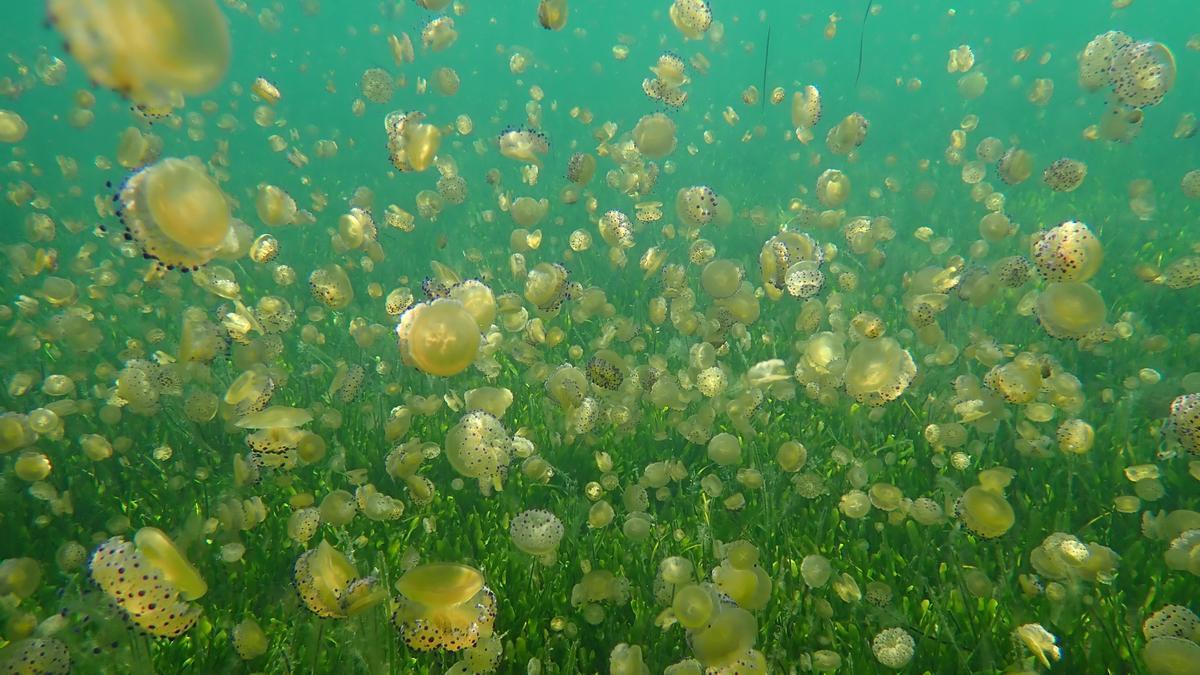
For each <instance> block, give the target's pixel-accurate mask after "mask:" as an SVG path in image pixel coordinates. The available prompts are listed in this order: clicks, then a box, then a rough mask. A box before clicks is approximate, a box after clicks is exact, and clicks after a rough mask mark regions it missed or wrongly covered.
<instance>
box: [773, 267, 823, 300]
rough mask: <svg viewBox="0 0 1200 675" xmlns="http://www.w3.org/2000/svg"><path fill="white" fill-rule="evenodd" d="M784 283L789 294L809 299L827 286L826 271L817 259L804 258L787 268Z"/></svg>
mask: <svg viewBox="0 0 1200 675" xmlns="http://www.w3.org/2000/svg"><path fill="white" fill-rule="evenodd" d="M783 283H784V287H785V288H787V292H788V294H790V295H792V296H793V297H797V298H801V299H808V298H811V297H813V296H815V295H817V294H818V293H820V292H821V289H823V288H824V287H825V273H824V272H822V271H821V268H820V267H819V266H818V264H817V263H816V262H815V261H811V260H802V261H800V262H798V263H795V264H793V265H790V266H789V267H788V268H787V272H786V274H785V275H784V281H783Z"/></svg>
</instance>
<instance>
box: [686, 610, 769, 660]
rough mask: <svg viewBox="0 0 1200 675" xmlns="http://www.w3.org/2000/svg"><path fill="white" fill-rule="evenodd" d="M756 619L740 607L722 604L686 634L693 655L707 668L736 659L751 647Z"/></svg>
mask: <svg viewBox="0 0 1200 675" xmlns="http://www.w3.org/2000/svg"><path fill="white" fill-rule="evenodd" d="M757 633H758V622H757V621H756V620H755V619H754V615H753V614H751V613H750V612H748V611H746V610H744V609H742V608H741V607H729V606H724V607H721V608H720V609H719V611H717V612H716V613H715V615H714V616H713V617H712V619H710V620H709V622H708V624H706V625H705V626H704V627H702V628H700V629H698V630H695V631H692V632H689V633H688V643H689V644H690V645H691V647H692V653H693V654H694V655H695V656H696V658H697V659H698V660H699V661H700V662H701V663H703V664H704V665H705V666H707V667H709V668H721V667H723V666H727V665H730V664H732V663H734V662H736V661H737V660H738V659H740V658H742V657H743V656H745V654H746V652H748V651H749V650H750V649H751V648H753V647H754V640H755V637H756V635H757Z"/></svg>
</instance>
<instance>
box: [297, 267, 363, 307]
mask: <svg viewBox="0 0 1200 675" xmlns="http://www.w3.org/2000/svg"><path fill="white" fill-rule="evenodd" d="M308 289H309V291H310V292H311V293H312V297H313V299H314V300H316V301H317V302H319V303H321V304H322V305H325V306H326V307H328V308H329V309H332V310H342V309H345V308H346V307H349V306H350V302H351V301H353V300H354V286H353V285H351V283H350V277H349V275H347V274H346V270H345V269H343V268H342V266H341V265H338V264H336V263H330V264H328V265H325V266H324V267H318V268H317V269H315V270H313V272H312V274H310V275H309V276H308Z"/></svg>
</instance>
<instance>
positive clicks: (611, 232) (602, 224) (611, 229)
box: [596, 209, 635, 249]
mask: <svg viewBox="0 0 1200 675" xmlns="http://www.w3.org/2000/svg"><path fill="white" fill-rule="evenodd" d="M596 225H597V227H598V228H599V230H600V238H601V239H603V240H604V243H606V244H608V245H609V246H611V247H613V248H621V249H626V248H633V245H634V243H635V242H634V240H633V224H632V223H630V222H629V216H627V215H625V214H624V213H622V212H621V211H618V210H616V209H612V210H609V211H605V212H604V215H602V216H600V220H599V221H597V223H596Z"/></svg>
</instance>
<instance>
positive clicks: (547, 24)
mask: <svg viewBox="0 0 1200 675" xmlns="http://www.w3.org/2000/svg"><path fill="white" fill-rule="evenodd" d="M567 13H568V7H567V0H540V2H538V8H537V18H538V23H540V24H541V25H542V28H545V29H546V30H562V29H563V27H564V26H566V25H567Z"/></svg>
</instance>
